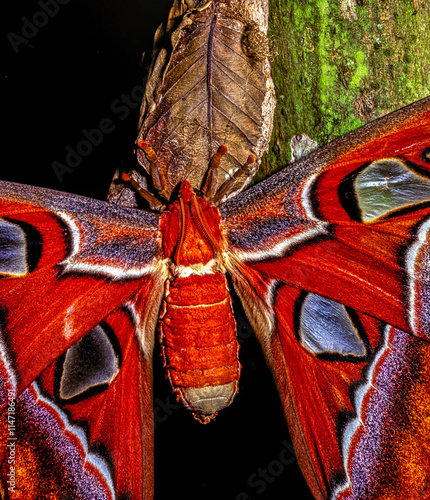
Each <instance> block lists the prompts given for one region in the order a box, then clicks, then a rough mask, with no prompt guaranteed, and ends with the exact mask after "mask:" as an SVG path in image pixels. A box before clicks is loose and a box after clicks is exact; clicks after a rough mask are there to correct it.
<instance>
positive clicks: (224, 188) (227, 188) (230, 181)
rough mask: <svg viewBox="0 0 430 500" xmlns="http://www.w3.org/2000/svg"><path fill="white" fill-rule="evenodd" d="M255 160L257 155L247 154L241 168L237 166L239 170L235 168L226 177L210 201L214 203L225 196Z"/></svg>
mask: <svg viewBox="0 0 430 500" xmlns="http://www.w3.org/2000/svg"><path fill="white" fill-rule="evenodd" d="M256 161H257V157H256V156H255V155H254V154H252V153H251V154H250V155H249V156H248V159H247V160H246V163H245V164H244V165H243V166H242V167H241V168H239V170H236V172H235V173H234V174H233V175H232V176H231V177H230V178H229V179H227V180H226V181H225V182H224V184H222V185H221V186H220V188H219V189H218V191H217V192H216V194H215V196H214V197H213V198H212V203H214V204H215V205H216V204H217V203H219V202H220V201H221V200H222V198H223V196H225V194H226V193H228V192H229V191H230V190H231V187H232V186H233V185H234V184H235V183H236V181H237V180H238V178H239V177H240V176H241V175H243V174H244V173H246V172H247V171H248V170H251V165H252V164H254V163H255V162H256Z"/></svg>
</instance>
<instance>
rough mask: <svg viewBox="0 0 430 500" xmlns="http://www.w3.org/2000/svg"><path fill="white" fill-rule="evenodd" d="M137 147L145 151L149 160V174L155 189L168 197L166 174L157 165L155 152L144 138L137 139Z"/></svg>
mask: <svg viewBox="0 0 430 500" xmlns="http://www.w3.org/2000/svg"><path fill="white" fill-rule="evenodd" d="M137 147H138V148H139V149H141V150H142V151H143V152H144V153H145V157H146V159H147V160H148V162H149V168H150V174H151V178H152V181H153V183H154V186H155V189H157V190H158V191H159V193H160V194H161V195H162V196H163V197H164V198H168V195H167V189H166V188H167V180H166V175H165V174H164V172H163V171H162V170H161V169H160V168H159V166H158V157H157V153H156V152H155V151H154V150H153V149H152V147H151V146H150V145H149V144H148V143H147V142H146V141H144V140H141V141H139V142H138V143H137Z"/></svg>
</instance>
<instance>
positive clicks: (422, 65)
mask: <svg viewBox="0 0 430 500" xmlns="http://www.w3.org/2000/svg"><path fill="white" fill-rule="evenodd" d="M413 13H414V6H413V3H412V0H410V1H407V0H401V1H399V0H365V3H364V5H363V6H358V5H355V0H330V1H328V0H308V1H303V0H293V1H291V0H271V1H270V7H269V39H270V40H271V41H272V74H273V78H274V81H275V90H276V95H277V100H278V103H277V107H276V113H275V122H274V129H273V134H272V140H271V144H270V149H269V151H268V153H267V154H266V155H265V157H264V158H263V161H262V165H261V167H260V171H259V173H258V175H257V177H256V180H257V181H258V180H260V179H262V178H264V177H267V176H268V175H269V174H270V173H272V172H274V171H277V170H279V169H280V168H282V167H284V166H285V165H286V164H287V162H288V161H289V160H290V147H289V144H290V139H291V137H292V136H293V135H295V134H302V133H306V134H307V135H309V136H310V137H311V138H312V139H314V140H316V141H317V142H318V143H319V145H323V144H326V143H328V142H330V141H332V140H333V139H335V138H336V137H339V136H341V135H344V134H345V133H347V132H349V131H351V130H354V129H356V128H358V127H360V126H362V125H364V124H365V123H367V122H368V121H371V120H373V119H375V118H377V117H378V116H381V115H384V114H386V113H388V112H390V111H394V110H395V109H399V108H401V107H403V106H406V105H407V104H410V103H412V102H414V101H416V100H418V99H420V98H423V97H425V96H427V95H429V94H430V83H429V82H430V4H429V3H428V2H426V3H422V4H421V6H420V10H419V11H418V13H417V14H416V15H413Z"/></svg>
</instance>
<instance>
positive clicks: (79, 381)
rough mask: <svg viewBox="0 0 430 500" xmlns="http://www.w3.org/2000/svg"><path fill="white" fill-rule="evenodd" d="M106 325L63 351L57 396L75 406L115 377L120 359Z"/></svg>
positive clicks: (98, 326)
mask: <svg viewBox="0 0 430 500" xmlns="http://www.w3.org/2000/svg"><path fill="white" fill-rule="evenodd" d="M109 330H110V328H109V327H108V325H105V324H103V325H101V324H99V325H97V326H96V327H95V328H93V329H92V330H91V331H90V332H89V333H87V335H85V337H83V338H82V339H81V340H80V341H79V342H76V344H74V345H72V347H70V348H69V349H68V351H67V352H66V354H65V356H64V359H63V362H62V370H61V375H60V379H59V383H58V387H57V388H58V390H57V391H56V392H57V395H58V397H59V399H60V400H61V401H63V402H67V403H75V402H78V401H80V400H81V399H83V398H85V397H88V396H91V395H93V394H94V393H98V392H101V391H102V390H104V389H106V388H107V387H108V386H109V385H110V384H111V383H112V382H113V381H114V379H115V377H116V376H117V375H118V372H119V368H120V364H121V361H120V357H119V352H118V347H117V346H115V345H114V340H113V338H115V337H114V335H113V332H110V331H109Z"/></svg>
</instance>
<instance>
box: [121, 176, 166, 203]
mask: <svg viewBox="0 0 430 500" xmlns="http://www.w3.org/2000/svg"><path fill="white" fill-rule="evenodd" d="M122 180H123V181H124V182H129V183H130V184H131V185H132V186H133V188H134V189H135V191H136V192H137V193H139V195H140V196H141V197H142V198H143V199H144V200H146V201H147V202H148V203H149V204H150V205H151V207H153V208H154V210H157V211H159V212H162V211H163V210H164V209H165V208H166V205H163V204H162V203H161V201H159V200H158V199H157V198H156V197H155V196H154V195H153V194H151V193H150V192H149V191H148V190H147V189H145V188H144V187H142V186H141V185H140V183H139V181H138V180H137V179H136V177H135V176H134V174H133V172H131V173H130V174H126V173H124V174H122Z"/></svg>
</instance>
